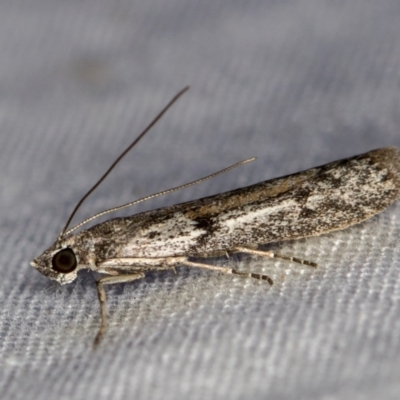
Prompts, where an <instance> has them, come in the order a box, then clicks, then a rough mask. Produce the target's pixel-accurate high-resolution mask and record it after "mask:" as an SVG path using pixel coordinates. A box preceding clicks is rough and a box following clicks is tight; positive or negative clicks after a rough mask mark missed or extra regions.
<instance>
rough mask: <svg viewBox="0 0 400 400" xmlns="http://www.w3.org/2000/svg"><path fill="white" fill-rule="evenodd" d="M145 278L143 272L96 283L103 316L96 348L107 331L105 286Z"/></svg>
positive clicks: (95, 342)
mask: <svg viewBox="0 0 400 400" xmlns="http://www.w3.org/2000/svg"><path fill="white" fill-rule="evenodd" d="M141 278H144V274H143V273H142V272H137V273H135V274H128V275H116V276H106V277H104V278H101V279H99V280H98V281H97V282H96V285H97V294H98V296H99V302H100V315H101V325H100V329H99V332H98V334H97V336H96V339H95V340H94V344H93V345H94V347H96V346H97V345H98V344H99V343H100V340H101V338H102V336H103V334H104V332H105V331H106V329H107V308H106V301H107V296H106V291H105V290H104V285H111V284H113V283H126V282H133V281H136V280H137V279H141Z"/></svg>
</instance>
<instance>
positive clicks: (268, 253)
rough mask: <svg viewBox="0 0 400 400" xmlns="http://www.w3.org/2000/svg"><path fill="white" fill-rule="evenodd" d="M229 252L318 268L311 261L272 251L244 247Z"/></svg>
mask: <svg viewBox="0 0 400 400" xmlns="http://www.w3.org/2000/svg"><path fill="white" fill-rule="evenodd" d="M231 252H233V253H246V254H251V255H256V256H262V257H270V258H280V259H282V260H286V261H291V262H295V263H297V264H303V265H308V266H309V267H313V268H317V267H318V264H316V263H315V262H312V261H307V260H302V259H301V258H297V257H289V256H285V255H283V254H277V253H274V252H272V251H262V250H256V249H253V248H251V247H245V246H240V247H235V248H234V249H232V250H231Z"/></svg>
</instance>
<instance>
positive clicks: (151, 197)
mask: <svg viewBox="0 0 400 400" xmlns="http://www.w3.org/2000/svg"><path fill="white" fill-rule="evenodd" d="M255 159H256V157H253V158H248V159H247V160H243V161H240V162H238V163H236V164H233V165H231V166H230V167H227V168H224V169H221V171H218V172H214V173H213V174H211V175H207V176H205V177H204V178H200V179H197V180H195V181H192V182H189V183H185V184H184V185H180V186H177V187H174V188H172V189H167V190H163V191H162V192H158V193H155V194H151V195H150V196H146V197H143V198H141V199H138V200H134V201H131V202H130V203H126V204H123V205H122V206H118V207H114V208H109V209H108V210H104V211H101V212H99V213H97V214H95V215H93V216H92V217H89V218H87V219H85V220H84V221H82V222H80V223H79V224H78V225H76V226H74V227H73V228H71V229H70V230H69V231H67V232H65V235H69V234H70V233H72V232H73V231H75V230H77V229H78V228H80V227H81V226H83V225H85V224H87V223H88V222H91V221H93V220H94V219H96V218H99V217H102V216H103V215H106V214H109V213H112V212H114V211H118V210H122V209H123V208H127V207H131V206H134V205H135V204H139V203H142V202H144V201H146V200H150V199H154V198H155V197H159V196H164V195H165V194H169V193H172V192H176V191H178V190H181V189H185V188H187V187H189V186H193V185H197V184H198V183H201V182H204V181H206V180H208V179H211V178H215V177H216V176H218V175H221V174H224V173H225V172H228V171H230V170H231V169H234V168H236V167H239V166H241V165H244V164H247V163H249V162H251V161H254V160H255Z"/></svg>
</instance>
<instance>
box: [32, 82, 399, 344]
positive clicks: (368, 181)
mask: <svg viewBox="0 0 400 400" xmlns="http://www.w3.org/2000/svg"><path fill="white" fill-rule="evenodd" d="M187 89H188V87H186V88H185V89H183V90H182V91H181V92H179V93H178V94H177V95H176V96H175V97H174V98H173V99H172V100H171V101H170V103H168V105H167V106H166V107H165V108H164V109H163V110H162V111H161V112H160V113H159V114H158V116H157V117H156V118H155V119H154V120H153V121H152V123H151V124H150V125H149V126H148V127H147V128H146V129H145V130H144V131H143V132H142V133H141V134H140V135H139V137H138V138H137V139H136V140H135V141H134V142H133V143H132V144H131V145H130V146H129V147H128V148H127V149H126V150H125V151H124V152H123V153H122V154H121V155H120V156H119V157H118V158H117V160H116V161H115V162H114V163H113V164H112V165H111V167H110V168H109V169H108V170H107V172H106V173H105V174H104V175H103V176H102V177H101V178H100V180H99V181H98V182H97V183H96V184H95V185H94V186H93V187H92V188H91V189H90V190H89V191H88V193H87V194H86V195H85V196H84V197H83V198H82V199H81V201H80V202H79V203H78V204H77V206H76V207H75V209H74V211H73V212H72V214H71V216H70V218H69V219H68V221H67V223H66V225H65V227H64V229H63V230H62V231H61V233H60V235H59V236H58V238H57V240H56V241H55V242H54V244H53V245H52V246H51V247H49V248H48V249H47V250H46V251H45V252H44V253H43V254H41V255H40V256H39V257H37V258H35V259H34V260H33V261H32V262H31V265H32V266H33V267H34V268H36V269H37V270H38V271H39V272H41V273H42V274H43V275H45V276H47V277H49V278H50V279H53V280H55V281H56V282H58V283H60V284H62V285H64V284H67V283H70V282H72V281H73V280H75V278H76V277H77V274H78V272H79V271H80V270H82V269H90V270H92V271H95V272H99V273H101V274H104V275H107V276H105V277H102V278H100V279H99V280H97V292H98V297H99V301H100V311H101V327H100V330H99V332H98V334H97V336H96V339H95V345H97V344H98V343H99V342H100V339H101V337H102V336H103V334H104V332H105V331H106V327H107V312H106V294H105V290H104V286H105V285H108V284H113V283H121V282H132V281H135V280H137V279H140V278H143V277H144V274H145V273H146V272H148V271H160V270H168V269H172V270H175V267H177V266H188V267H196V268H203V269H207V270H214V271H218V272H222V273H226V274H237V275H243V276H247V277H251V278H256V279H264V280H266V281H268V282H269V283H270V284H271V285H272V283H273V282H272V280H271V279H270V278H269V277H268V276H266V275H261V274H255V273H251V272H245V271H239V270H236V269H232V268H226V267H221V266H215V265H209V264H207V263H205V262H199V261H197V260H196V261H193V259H194V258H196V259H201V258H204V259H206V258H207V257H211V256H221V255H229V254H232V253H248V254H250V255H256V256H264V257H272V258H273V257H278V258H281V259H285V260H288V261H294V262H297V263H302V264H306V265H309V266H311V267H316V266H317V265H316V264H315V263H313V262H310V261H305V260H301V259H299V258H295V257H288V256H285V255H279V254H275V253H272V252H268V251H263V250H259V249H258V245H262V244H267V243H271V242H278V241H279V242H280V241H284V240H293V239H299V238H305V237H309V236H318V235H321V234H325V233H328V232H332V231H335V230H339V229H344V228H347V227H349V226H351V225H354V224H357V223H360V222H362V221H365V220H366V219H368V218H370V217H372V216H373V215H375V214H377V213H379V212H381V211H383V210H384V209H385V208H386V207H388V206H389V205H390V204H392V203H393V202H394V201H395V200H396V199H398V198H399V197H400V152H399V150H397V149H396V148H394V147H388V148H383V149H378V150H372V151H369V152H368V153H365V154H361V155H358V156H355V157H351V158H346V159H343V160H339V161H334V162H331V163H329V164H326V165H322V166H319V167H315V168H311V169H308V170H306V171H302V172H298V173H295V174H292V175H287V176H284V177H281V178H277V179H272V180H268V181H265V182H261V183H257V184H255V185H251V186H247V187H243V188H240V189H236V190H232V191H229V192H226V193H221V194H217V195H214V196H210V197H205V198H202V199H198V200H194V201H189V202H186V203H182V204H177V205H173V206H171V207H165V208H160V209H156V210H152V211H147V212H142V213H139V214H136V215H132V216H129V217H123V218H114V219H110V220H108V221H106V222H103V223H100V224H97V225H94V226H92V227H91V228H89V229H86V230H81V231H80V232H78V233H75V231H76V230H77V229H78V228H80V227H82V226H83V225H84V224H86V223H88V222H90V221H92V220H94V219H96V218H97V217H99V216H101V215H104V214H108V213H110V212H114V211H116V210H119V209H122V208H125V207H129V206H132V205H134V204H137V203H139V202H142V201H145V200H148V199H150V198H153V197H156V196H160V195H164V194H167V193H170V192H173V191H175V190H180V189H183V188H185V187H188V186H190V185H193V184H197V183H199V182H202V181H204V180H206V179H209V178H212V177H214V176H216V175H218V174H220V173H223V172H226V171H228V170H230V169H232V168H235V167H237V166H239V165H243V164H244V163H247V162H249V161H252V160H253V159H249V160H244V161H242V162H239V163H237V164H234V165H233V166H231V167H228V168H225V169H224V170H222V171H219V172H216V173H214V174H212V175H209V176H207V177H205V178H202V179H199V180H197V181H194V182H191V183H188V184H186V185H182V186H178V187H176V188H173V189H169V190H166V191H163V192H160V193H156V194H154V195H151V196H148V197H145V198H143V199H139V200H136V201H133V202H131V203H128V204H125V205H122V206H119V207H115V208H112V209H110V210H105V211H103V212H101V213H99V214H96V215H94V216H93V217H90V218H88V219H86V220H85V221H83V222H81V223H80V224H78V225H77V226H75V227H74V228H72V229H70V230H67V228H68V226H69V224H70V222H71V220H72V218H73V216H74V215H75V213H76V211H77V209H78V208H79V207H80V205H81V204H82V203H83V201H84V200H85V199H86V198H87V197H88V196H89V195H90V194H91V193H92V192H93V190H95V189H96V187H97V186H98V185H99V184H100V183H101V182H102V181H103V179H104V178H105V177H106V176H107V175H108V174H109V172H110V171H111V170H112V169H113V168H114V166H115V165H116V164H117V163H118V162H119V161H120V160H121V158H122V157H123V156H124V155H125V154H126V153H127V152H128V151H129V150H130V149H131V148H132V147H133V146H134V145H135V144H136V143H137V142H138V141H139V140H140V139H141V138H142V137H143V136H144V135H145V134H146V133H147V132H148V131H149V130H150V128H151V127H152V126H153V125H154V124H155V123H156V122H157V121H158V120H159V119H160V118H161V116H162V115H163V114H164V113H165V112H166V110H167V109H168V108H169V107H170V106H171V105H172V104H173V103H174V102H175V101H176V100H177V98H179V97H180V96H181V95H182V94H183V93H184V92H185V91H186V90H187Z"/></svg>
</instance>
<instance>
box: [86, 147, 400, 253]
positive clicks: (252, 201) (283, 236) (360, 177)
mask: <svg viewBox="0 0 400 400" xmlns="http://www.w3.org/2000/svg"><path fill="white" fill-rule="evenodd" d="M399 196H400V154H399V151H398V150H397V149H395V148H390V147H389V148H384V149H379V150H373V151H370V152H368V153H365V154H362V155H359V156H355V157H352V158H347V159H344V160H340V161H335V162H332V163H330V164H326V165H323V166H320V167H316V168H312V169H309V170H306V171H303V172H299V173H296V174H293V175H289V176H285V177H282V178H277V179H273V180H270V181H265V182H261V183H258V184H255V185H252V186H248V187H244V188H241V189H236V190H233V191H230V192H226V193H222V194H218V195H215V196H210V197H206V198H203V199H199V200H195V201H191V202H188V203H183V204H178V205H174V206H172V207H167V208H162V209H158V210H154V211H150V212H146V213H141V214H137V215H134V216H132V217H128V218H120V219H118V220H119V223H118V224H113V221H115V220H110V221H107V222H106V223H103V224H102V225H101V226H102V227H101V229H102V231H103V232H102V233H101V235H103V237H104V230H107V225H108V224H109V227H110V236H112V238H113V239H112V241H113V242H114V243H117V246H116V247H115V248H114V250H113V254H104V257H168V256H178V255H185V256H204V257H205V256H209V255H213V254H218V253H222V252H224V251H225V250H229V249H233V248H235V247H237V246H243V245H255V244H266V243H270V242H276V241H283V240H289V239H296V238H302V237H307V236H316V235H320V234H323V233H328V232H331V231H334V230H338V229H344V228H346V227H348V226H350V225H353V224H356V223H359V222H362V221H364V220H366V219H368V218H370V217H371V216H373V215H375V214H377V213H379V212H381V211H382V210H384V209H385V208H386V207H387V206H389V205H390V204H391V203H393V202H394V201H395V200H396V199H397V198H398V197H399ZM99 227H100V225H98V226H97V227H96V226H95V227H93V228H91V229H89V231H91V232H92V234H93V235H94V236H97V235H96V229H99ZM116 227H118V228H117V229H118V230H120V234H119V232H117V231H115V229H116ZM101 235H99V236H101ZM105 239H106V238H105ZM100 242H101V240H100ZM118 242H119V244H120V245H118ZM102 245H103V244H101V243H99V246H102Z"/></svg>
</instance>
